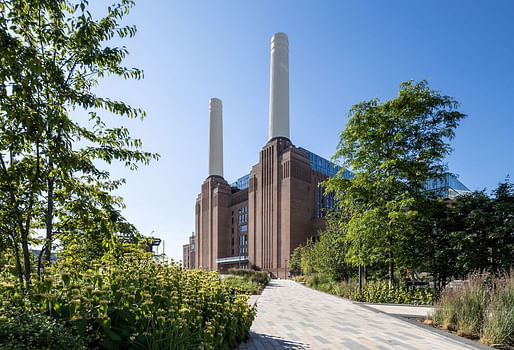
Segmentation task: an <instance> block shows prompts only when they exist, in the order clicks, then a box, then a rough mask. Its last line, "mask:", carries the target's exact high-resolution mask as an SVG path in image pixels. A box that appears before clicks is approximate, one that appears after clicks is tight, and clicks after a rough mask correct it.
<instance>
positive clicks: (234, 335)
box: [0, 244, 255, 349]
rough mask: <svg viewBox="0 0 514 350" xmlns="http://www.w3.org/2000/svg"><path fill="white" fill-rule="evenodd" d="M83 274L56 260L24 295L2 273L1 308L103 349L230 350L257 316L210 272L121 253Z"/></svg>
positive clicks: (131, 251)
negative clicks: (45, 319)
mask: <svg viewBox="0 0 514 350" xmlns="http://www.w3.org/2000/svg"><path fill="white" fill-rule="evenodd" d="M117 251H118V254H106V255H104V256H103V257H102V258H100V259H97V260H96V261H95V262H94V264H92V265H90V267H89V268H88V269H82V268H81V266H83V265H78V266H77V265H74V264H72V263H71V261H66V260H64V259H62V260H61V261H59V262H57V263H55V264H53V265H52V266H51V268H50V269H49V270H47V271H46V273H45V277H44V278H43V279H41V280H35V281H34V282H33V288H32V289H31V290H30V292H29V293H27V294H26V295H23V294H21V292H22V290H23V289H22V287H21V285H20V283H17V282H16V278H15V276H13V275H12V267H10V266H9V267H8V268H4V269H3V270H2V271H1V273H0V281H1V282H0V297H1V299H2V300H3V304H4V306H5V307H7V306H9V307H16V308H22V309H25V310H27V311H29V312H33V313H36V314H42V315H47V316H50V317H52V318H54V319H56V320H57V321H58V322H60V323H62V324H65V325H66V326H67V327H69V328H71V329H72V330H73V332H75V333H76V334H79V335H80V336H81V337H82V338H83V339H84V340H85V343H86V345H87V346H88V347H90V348H91V347H93V348H94V347H100V348H104V349H162V348H166V349H191V348H199V347H203V348H205V349H232V348H234V347H235V346H236V345H237V344H239V343H240V342H241V341H242V340H244V339H245V338H246V337H247V336H248V331H249V329H250V326H251V323H252V321H253V318H254V316H255V309H254V308H250V307H249V306H248V304H247V296H242V295H236V296H233V295H231V291H230V289H229V288H227V287H226V286H225V285H224V284H223V283H222V282H221V281H220V279H219V276H218V274H217V273H215V272H204V271H200V270H183V269H182V268H181V267H180V265H179V264H176V263H171V264H165V263H162V262H157V261H155V259H154V258H153V256H152V254H151V253H145V252H143V251H142V250H140V249H138V248H135V247H133V246H132V245H127V244H125V245H123V246H122V247H120V248H119V249H118V250H117Z"/></svg>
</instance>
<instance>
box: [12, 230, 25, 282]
mask: <svg viewBox="0 0 514 350" xmlns="http://www.w3.org/2000/svg"><path fill="white" fill-rule="evenodd" d="M12 237H13V243H14V257H15V259H16V271H17V272H18V278H19V280H20V283H21V285H23V271H22V269H21V261H20V247H19V246H18V242H16V237H15V236H14V235H13V236H12Z"/></svg>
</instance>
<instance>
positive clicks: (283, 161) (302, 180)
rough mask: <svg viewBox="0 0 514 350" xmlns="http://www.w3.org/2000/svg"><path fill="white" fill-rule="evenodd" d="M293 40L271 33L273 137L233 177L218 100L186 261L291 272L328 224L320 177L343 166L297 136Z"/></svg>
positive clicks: (212, 107) (329, 203)
mask: <svg viewBox="0 0 514 350" xmlns="http://www.w3.org/2000/svg"><path fill="white" fill-rule="evenodd" d="M288 46H289V42H288V38H287V36H286V35H285V34H284V33H277V34H275V35H274V36H273V37H272V39H271V64H270V100H269V135H268V140H267V142H266V143H265V144H264V146H263V148H262V149H261V151H260V154H259V162H258V163H257V164H255V165H254V166H253V167H252V168H251V169H250V171H249V173H248V174H247V175H245V176H243V177H241V178H239V179H238V180H237V181H236V182H234V183H232V184H229V183H228V182H227V181H226V180H225V179H224V177H223V131H222V129H223V127H222V124H223V123H222V103H221V101H220V100H219V99H216V98H213V99H211V100H210V103H209V173H208V176H207V178H206V179H205V181H204V182H203V184H202V186H201V191H200V194H199V195H198V197H197V199H196V204H195V233H196V235H193V236H191V237H190V238H189V244H186V245H184V246H183V260H182V261H183V264H184V267H188V268H199V267H201V268H203V269H206V270H218V271H220V272H224V271H226V270H227V269H228V268H231V267H239V268H250V267H251V266H252V265H257V266H259V267H260V268H261V269H263V270H265V271H268V272H271V273H272V274H273V275H274V276H275V277H282V278H283V277H286V276H287V271H288V259H289V257H290V254H291V252H292V251H293V250H294V249H295V248H296V247H297V246H298V245H299V244H302V243H305V242H306V240H307V238H309V237H312V236H315V235H317V234H318V232H319V231H320V230H322V229H323V228H324V227H325V224H326V221H325V218H324V215H325V214H326V212H327V210H329V209H330V208H332V207H333V205H334V199H333V196H331V195H330V194H328V195H326V196H325V195H324V194H323V188H322V187H321V186H320V182H321V181H323V180H325V179H326V178H328V177H332V176H334V175H335V174H336V173H337V172H338V171H340V170H341V169H340V168H339V167H337V166H336V165H334V164H333V163H331V162H330V161H328V160H326V159H324V158H322V157H320V156H318V155H316V154H314V153H312V152H310V151H308V150H307V149H305V148H302V147H297V146H295V145H294V144H293V143H292V140H291V138H290V135H289V47H288ZM263 143H264V142H263ZM342 176H344V177H347V178H348V177H350V176H351V173H350V172H348V171H344V172H343V173H342ZM457 181H458V180H457ZM459 183H460V182H459ZM439 185H440V184H439ZM461 185H462V184H461ZM462 186H463V185H462Z"/></svg>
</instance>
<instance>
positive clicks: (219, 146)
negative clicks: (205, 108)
mask: <svg viewBox="0 0 514 350" xmlns="http://www.w3.org/2000/svg"><path fill="white" fill-rule="evenodd" d="M209 176H221V177H223V115H222V106H221V100H220V99H217V98H211V99H210V101H209Z"/></svg>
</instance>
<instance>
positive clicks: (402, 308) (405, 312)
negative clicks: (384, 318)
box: [360, 303, 434, 318]
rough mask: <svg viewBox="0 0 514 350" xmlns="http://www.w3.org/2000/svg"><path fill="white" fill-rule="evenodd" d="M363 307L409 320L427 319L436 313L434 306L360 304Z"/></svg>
mask: <svg viewBox="0 0 514 350" xmlns="http://www.w3.org/2000/svg"><path fill="white" fill-rule="evenodd" d="M360 305H361V306H366V307H368V308H372V309H375V310H378V311H382V312H385V313H386V314H390V315H396V316H403V317H409V318H427V316H428V315H429V314H433V313H434V307H433V306H411V305H398V304H373V303H360Z"/></svg>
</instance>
